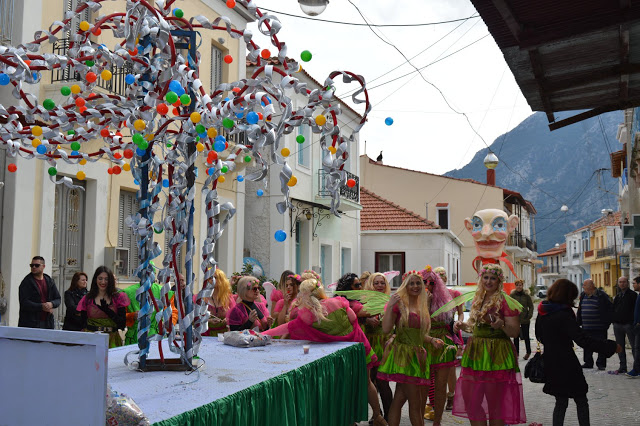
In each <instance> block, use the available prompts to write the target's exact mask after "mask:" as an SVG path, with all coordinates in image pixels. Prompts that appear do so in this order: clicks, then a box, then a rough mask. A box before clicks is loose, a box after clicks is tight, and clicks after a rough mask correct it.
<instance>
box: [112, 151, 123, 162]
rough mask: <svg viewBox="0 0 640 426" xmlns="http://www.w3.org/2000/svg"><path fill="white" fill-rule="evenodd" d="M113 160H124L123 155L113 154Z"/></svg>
mask: <svg viewBox="0 0 640 426" xmlns="http://www.w3.org/2000/svg"><path fill="white" fill-rule="evenodd" d="M113 158H115V159H117V160H119V159H121V158H122V154H120V153H119V152H116V153H115V154H113Z"/></svg>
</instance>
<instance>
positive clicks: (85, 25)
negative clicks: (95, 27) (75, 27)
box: [80, 21, 91, 31]
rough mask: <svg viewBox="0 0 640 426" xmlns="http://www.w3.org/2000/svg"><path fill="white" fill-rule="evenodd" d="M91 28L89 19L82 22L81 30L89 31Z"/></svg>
mask: <svg viewBox="0 0 640 426" xmlns="http://www.w3.org/2000/svg"><path fill="white" fill-rule="evenodd" d="M89 28H91V25H89V23H88V22H87V21H82V22H80V30H81V31H89Z"/></svg>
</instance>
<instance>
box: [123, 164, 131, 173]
mask: <svg viewBox="0 0 640 426" xmlns="http://www.w3.org/2000/svg"><path fill="white" fill-rule="evenodd" d="M122 170H124V171H125V172H128V171H129V170H131V166H130V165H129V163H124V164H123V165H122Z"/></svg>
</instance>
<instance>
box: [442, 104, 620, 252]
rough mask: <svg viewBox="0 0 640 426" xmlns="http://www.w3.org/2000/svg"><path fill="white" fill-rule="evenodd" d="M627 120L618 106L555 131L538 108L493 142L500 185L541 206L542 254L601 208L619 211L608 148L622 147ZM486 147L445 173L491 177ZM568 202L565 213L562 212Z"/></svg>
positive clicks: (538, 222) (538, 225) (483, 179)
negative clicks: (620, 128) (486, 164)
mask: <svg viewBox="0 0 640 426" xmlns="http://www.w3.org/2000/svg"><path fill="white" fill-rule="evenodd" d="M573 114H576V112H570V113H559V114H556V118H557V119H558V120H561V119H562V118H566V117H568V116H571V115H573ZM622 122H623V115H622V111H615V112H610V113H607V114H602V115H600V116H599V117H594V118H590V119H588V120H584V121H581V122H579V123H576V124H572V125H570V126H567V127H564V128H561V129H558V130H555V131H553V132H551V131H550V130H549V127H548V122H547V118H546V115H545V114H544V113H542V112H537V113H534V114H532V115H531V116H529V117H528V118H527V119H525V120H524V121H523V122H522V123H520V124H519V125H518V126H517V127H515V128H514V129H513V130H511V131H510V132H508V133H506V134H504V135H502V136H500V137H498V138H497V139H496V140H495V141H494V142H493V144H491V150H492V151H493V152H495V153H496V155H498V158H499V159H500V164H499V165H498V167H497V168H496V185H497V186H500V187H502V188H507V189H510V190H513V191H518V192H519V193H521V194H522V195H523V196H524V197H525V198H526V199H527V200H529V201H531V202H532V203H533V205H534V207H535V208H536V210H537V214H536V216H535V228H536V237H537V241H538V253H542V252H544V251H546V250H548V249H549V248H551V247H553V246H554V245H555V244H556V243H563V242H564V235H565V234H566V233H568V232H571V231H573V230H575V229H577V228H579V227H582V226H584V225H586V224H588V223H590V222H592V221H594V220H595V219H597V218H598V217H599V216H600V215H601V210H602V209H613V210H614V211H616V210H619V208H618V202H617V195H618V179H614V178H612V177H611V170H610V168H611V160H610V157H609V153H610V152H612V151H619V150H621V149H622V145H620V143H619V142H618V141H617V139H616V132H617V129H618V124H620V123H622ZM487 152H488V150H487V149H483V150H480V151H478V152H477V153H476V155H475V156H474V157H473V160H471V162H470V163H469V164H467V165H466V166H464V167H463V168H461V169H456V170H452V171H450V172H447V173H445V175H446V176H451V177H456V178H470V179H475V180H477V181H480V182H486V173H487V169H486V168H485V167H484V164H483V160H484V157H485V156H486V155H487ZM602 169H606V170H602ZM563 204H566V205H567V206H568V207H569V211H567V212H566V213H563V212H561V211H560V207H562V205H563Z"/></svg>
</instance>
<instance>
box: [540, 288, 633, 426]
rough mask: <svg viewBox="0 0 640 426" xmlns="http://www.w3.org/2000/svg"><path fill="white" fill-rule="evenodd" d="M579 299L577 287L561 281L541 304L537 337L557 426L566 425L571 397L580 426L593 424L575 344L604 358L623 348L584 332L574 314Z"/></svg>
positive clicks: (554, 425) (586, 387)
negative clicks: (565, 418) (552, 400)
mask: <svg viewBox="0 0 640 426" xmlns="http://www.w3.org/2000/svg"><path fill="white" fill-rule="evenodd" d="M591 285H593V283H591ZM594 290H595V287H594ZM576 296H578V288H577V287H576V285H575V284H574V283H572V282H571V281H569V280H567V279H559V280H557V281H556V282H554V283H553V284H552V285H551V287H549V290H548V292H547V300H545V301H543V302H542V303H540V305H538V318H537V320H536V337H537V338H538V340H540V342H542V344H544V360H545V362H544V375H545V377H546V382H545V385H544V388H543V390H542V391H543V392H544V393H546V394H549V395H553V396H555V398H556V405H555V408H554V410H553V426H562V425H563V424H564V417H565V413H566V411H567V406H568V405H569V398H572V399H573V400H574V401H575V403H576V407H577V411H578V423H579V424H580V426H588V425H589V402H588V400H587V391H588V390H589V387H588V386H587V381H586V380H585V379H584V373H583V372H582V369H581V368H580V361H578V357H577V356H576V354H575V351H574V349H573V342H576V343H577V344H578V345H579V346H580V347H582V348H584V350H585V352H586V351H587V350H589V351H590V352H591V353H593V352H594V351H595V352H598V353H599V354H601V355H602V356H603V357H609V356H612V355H613V354H614V353H615V352H618V353H620V351H621V349H622V348H621V347H620V345H617V344H616V342H614V341H613V340H604V339H594V338H592V337H591V336H590V335H589V333H587V331H586V330H584V329H583V330H580V328H579V327H578V324H577V322H576V318H575V316H574V314H573V306H574V301H575V299H576ZM571 424H575V423H571Z"/></svg>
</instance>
